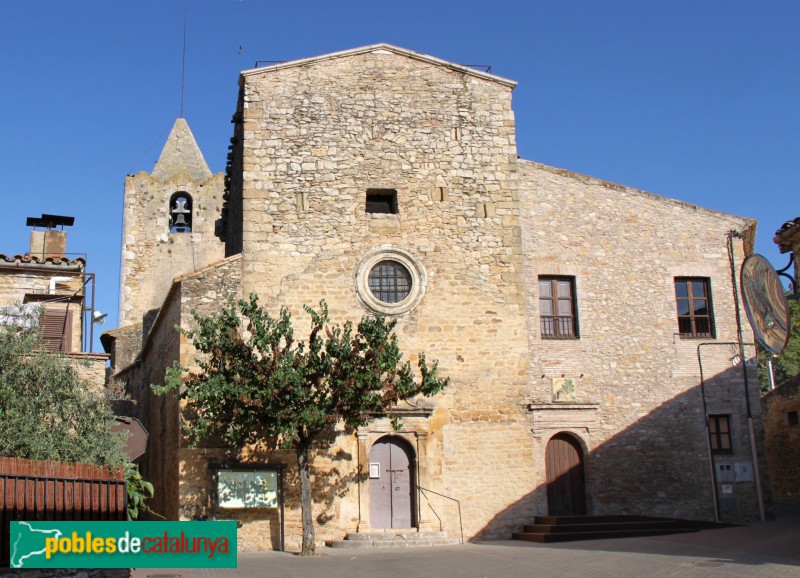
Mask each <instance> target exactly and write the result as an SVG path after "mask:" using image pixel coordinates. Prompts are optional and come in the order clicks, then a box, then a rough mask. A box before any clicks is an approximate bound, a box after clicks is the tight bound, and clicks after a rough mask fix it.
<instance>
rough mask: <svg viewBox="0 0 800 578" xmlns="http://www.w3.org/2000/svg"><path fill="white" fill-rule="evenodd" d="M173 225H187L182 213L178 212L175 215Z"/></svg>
mask: <svg viewBox="0 0 800 578" xmlns="http://www.w3.org/2000/svg"><path fill="white" fill-rule="evenodd" d="M172 226H173V227H188V226H189V223H187V222H186V216H185V214H184V213H178V214H177V215H175V222H174V223H172Z"/></svg>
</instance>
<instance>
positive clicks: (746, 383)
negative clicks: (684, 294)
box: [728, 230, 767, 522]
mask: <svg viewBox="0 0 800 578" xmlns="http://www.w3.org/2000/svg"><path fill="white" fill-rule="evenodd" d="M734 237H736V238H737V239H742V238H743V236H742V234H741V233H740V232H739V231H733V230H731V231H729V232H728V257H729V259H730V263H731V284H732V285H733V300H734V305H735V309H736V335H737V337H738V342H739V358H740V360H741V363H742V374H743V375H744V399H745V402H746V403H747V428H748V430H749V434H750V453H751V454H752V457H753V473H754V474H755V478H756V494H758V511H759V514H760V516H761V521H762V522H763V521H765V520H766V519H767V517H766V515H765V512H764V495H763V493H762V490H761V473H760V468H759V467H758V452H757V450H756V439H755V435H754V432H753V430H754V428H753V411H752V408H751V407H750V384H749V381H748V377H747V363H746V362H745V356H744V340H743V338H742V314H741V311H740V310H739V284H738V283H737V282H736V260H735V256H734V251H733V238H734Z"/></svg>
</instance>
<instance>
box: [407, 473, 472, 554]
mask: <svg viewBox="0 0 800 578" xmlns="http://www.w3.org/2000/svg"><path fill="white" fill-rule="evenodd" d="M417 489H418V490H419V491H421V492H430V493H431V494H436V495H437V496H441V497H442V498H446V499H448V500H452V501H454V502H455V503H456V505H457V506H458V526H459V529H460V530H461V543H462V544H463V543H464V524H463V522H462V521H461V502H459V501H458V500H456V499H455V498H451V497H450V496H445V495H444V494H440V493H439V492H434V491H433V490H429V489H428V488H423V487H422V486H417ZM425 499H426V500H427V496H426V497H425ZM428 505H429V506H430V505H431V503H430V500H428ZM431 510H433V515H434V516H436V517H437V518H439V514H437V513H436V510H434V509H433V506H431ZM441 527H442V519H441V518H439V528H441Z"/></svg>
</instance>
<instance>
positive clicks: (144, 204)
mask: <svg viewBox="0 0 800 578" xmlns="http://www.w3.org/2000/svg"><path fill="white" fill-rule="evenodd" d="M223 192H224V174H223V173H218V174H212V173H211V170H210V169H209V168H208V165H207V164H206V161H205V159H204V158H203V154H202V153H201V152H200V149H199V147H198V146H197V142H196V141H195V140H194V135H192V131H191V130H190V129H189V125H188V124H187V123H186V120H184V119H183V118H179V119H177V120H176V121H175V124H174V125H173V127H172V131H171V132H170V134H169V137H168V138H167V142H166V144H165V145H164V149H163V150H162V151H161V155H160V156H159V158H158V162H157V163H156V166H155V168H154V169H153V172H152V173H147V172H144V171H142V172H139V173H137V174H135V175H129V176H127V177H126V178H125V206H124V208H123V215H124V218H123V224H122V260H121V267H120V299H119V326H120V327H125V326H126V325H132V324H135V323H140V322H142V321H143V318H144V317H145V316H147V315H148V314H152V313H155V312H156V311H158V309H159V308H160V307H161V305H162V303H163V301H164V298H165V297H166V295H167V292H168V291H169V288H170V286H171V285H172V280H173V278H174V277H176V276H178V275H182V274H185V273H189V272H191V271H194V270H196V269H199V268H200V267H203V266H204V265H207V264H208V263H212V262H214V261H217V260H219V259H222V258H223V257H224V252H225V246H224V244H223V243H222V242H220V241H219V239H217V238H216V237H215V236H214V221H215V220H216V219H218V218H219V216H220V212H221V209H222V195H223Z"/></svg>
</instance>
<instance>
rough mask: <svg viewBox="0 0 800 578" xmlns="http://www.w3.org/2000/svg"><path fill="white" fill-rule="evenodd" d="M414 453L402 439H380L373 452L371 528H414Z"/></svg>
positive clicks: (370, 489)
mask: <svg viewBox="0 0 800 578" xmlns="http://www.w3.org/2000/svg"><path fill="white" fill-rule="evenodd" d="M413 456H414V453H413V450H412V448H411V446H410V445H409V444H408V443H407V442H406V441H405V440H403V439H402V438H398V437H393V436H388V437H384V438H381V439H379V440H378V441H377V442H375V444H374V445H373V446H372V448H371V449H370V451H369V464H370V480H369V497H370V524H371V526H372V527H373V528H375V529H380V528H412V527H413V526H414V458H413Z"/></svg>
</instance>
